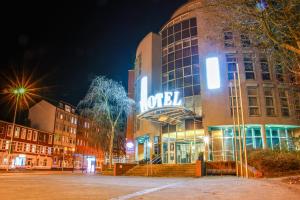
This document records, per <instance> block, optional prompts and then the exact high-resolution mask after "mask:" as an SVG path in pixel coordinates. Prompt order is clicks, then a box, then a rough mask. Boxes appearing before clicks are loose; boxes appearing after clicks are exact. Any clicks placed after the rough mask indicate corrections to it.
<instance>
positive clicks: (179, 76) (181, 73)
mask: <svg viewBox="0 0 300 200" xmlns="http://www.w3.org/2000/svg"><path fill="white" fill-rule="evenodd" d="M182 77H183V70H182V68H180V69H176V78H177V79H178V78H182Z"/></svg>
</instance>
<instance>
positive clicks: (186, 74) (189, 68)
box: [184, 67, 192, 76]
mask: <svg viewBox="0 0 300 200" xmlns="http://www.w3.org/2000/svg"><path fill="white" fill-rule="evenodd" d="M191 74H192V69H191V67H185V68H184V76H189V75H191Z"/></svg>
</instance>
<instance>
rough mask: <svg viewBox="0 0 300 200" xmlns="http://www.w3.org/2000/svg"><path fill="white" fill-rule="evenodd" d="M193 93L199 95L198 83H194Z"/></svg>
mask: <svg viewBox="0 0 300 200" xmlns="http://www.w3.org/2000/svg"><path fill="white" fill-rule="evenodd" d="M193 88H194V95H200V85H194V86H193Z"/></svg>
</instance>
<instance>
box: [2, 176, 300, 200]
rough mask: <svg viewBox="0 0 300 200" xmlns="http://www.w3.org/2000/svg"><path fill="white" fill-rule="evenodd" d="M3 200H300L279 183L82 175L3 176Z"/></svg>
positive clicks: (293, 190)
mask: <svg viewBox="0 0 300 200" xmlns="http://www.w3.org/2000/svg"><path fill="white" fill-rule="evenodd" d="M0 199H1V200H19V199H20V200H32V199H35V200H60V199H61V200H75V199H91V200H102V199H108V200H109V199H112V200H117V199H119V200H125V199H159V200H164V199H166V200H172V199H180V200H182V199H191V200H192V199H193V200H194V199H199V200H206V199H207V200H208V199H217V200H218V199H230V200H233V199H242V200H248V199H251V200H252V199H255V200H261V199H263V200H268V199H272V200H277V199H278V200H281V199H282V200H283V199H284V200H286V199H289V200H294V199H295V200H299V199H300V190H299V188H297V187H292V186H289V185H288V184H284V183H281V182H280V181H278V180H276V179H250V180H245V179H241V178H236V177H230V176H227V177H226V176H225V177H204V178H199V179H196V178H147V177H111V176H100V175H82V174H71V173H64V174H46V173H45V174H43V173H36V174H0Z"/></svg>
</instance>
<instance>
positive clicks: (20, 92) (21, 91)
mask: <svg viewBox="0 0 300 200" xmlns="http://www.w3.org/2000/svg"><path fill="white" fill-rule="evenodd" d="M9 93H11V95H13V97H15V98H16V105H15V112H14V119H13V124H12V133H11V136H10V143H9V146H8V155H7V157H8V159H7V168H6V171H8V170H9V163H10V156H11V155H10V154H11V151H12V147H13V146H12V143H13V138H14V134H15V124H16V116H17V110H18V104H19V99H20V98H22V97H23V96H24V95H25V94H26V88H24V87H22V86H20V87H17V88H13V89H11V90H10V91H9Z"/></svg>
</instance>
